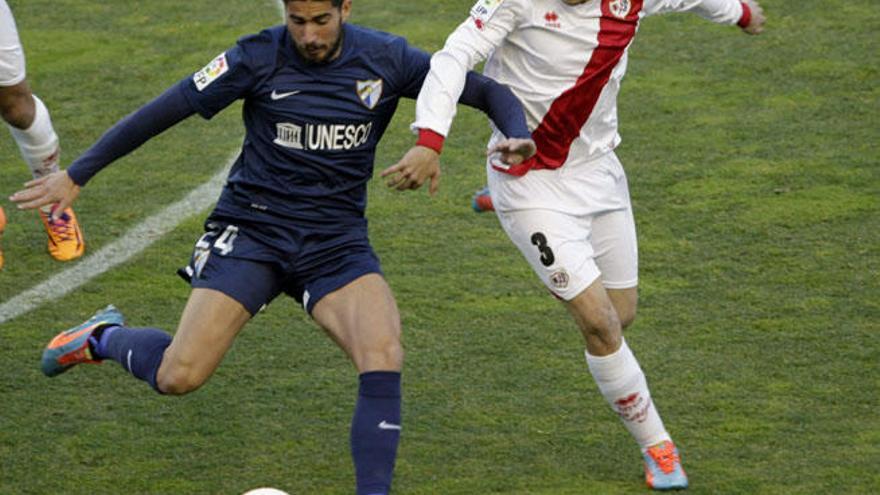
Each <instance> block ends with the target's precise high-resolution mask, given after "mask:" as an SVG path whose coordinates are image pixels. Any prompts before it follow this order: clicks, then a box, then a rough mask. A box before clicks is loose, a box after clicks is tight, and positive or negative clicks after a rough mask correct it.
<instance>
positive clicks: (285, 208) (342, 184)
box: [181, 24, 430, 220]
mask: <svg viewBox="0 0 880 495" xmlns="http://www.w3.org/2000/svg"><path fill="white" fill-rule="evenodd" d="M343 33H344V38H343V43H342V49H341V53H340V55H339V57H337V58H336V59H334V60H333V61H331V62H328V63H325V64H313V63H309V62H308V61H306V60H304V59H302V58H301V57H300V55H299V54H298V52H297V51H296V48H295V47H294V45H293V42H292V40H291V37H290V34H289V32H288V31H287V28H286V27H285V26H276V27H273V28H270V29H267V30H265V31H263V32H261V33H260V34H257V35H254V36H248V37H245V38H242V39H241V40H240V41H239V42H238V44H237V45H236V46H235V47H233V48H231V49H230V50H228V51H226V52H225V53H224V54H222V55H221V56H219V57H217V58H216V59H215V60H214V61H213V62H212V63H211V64H210V65H209V66H208V67H206V68H205V69H203V70H202V71H199V72H197V73H196V74H195V75H194V76H193V78H191V79H187V80H184V81H182V82H181V86H182V89H183V91H184V95H185V96H186V98H187V100H188V101H189V102H190V104H191V105H192V106H193V108H195V110H196V111H197V112H198V113H199V114H201V115H202V116H203V117H205V118H211V117H212V116H214V115H215V114H216V113H217V112H219V111H220V110H222V109H223V108H225V107H227V106H228V105H230V104H231V103H232V102H234V101H235V100H237V99H244V109H243V118H244V124H245V132H246V134H245V138H244V144H243V146H242V151H241V155H240V156H239V157H238V160H237V161H236V162H235V164H234V166H233V169H232V172H231V173H230V175H229V181H228V187H227V188H228V189H229V190H228V191H226V192H225V193H224V195H223V199H222V200H221V204H220V205H218V210H217V211H215V213H216V214H219V215H221V216H232V217H238V216H240V215H242V214H244V213H245V212H244V211H240V210H241V208H240V207H241V206H242V205H245V206H246V207H247V208H248V209H250V210H251V211H250V214H254V212H255V211H266V212H269V213H272V214H274V215H280V216H284V217H291V218H298V219H306V220H323V219H329V218H332V219H334V220H339V219H340V217H363V215H364V209H365V208H366V197H367V194H366V183H367V181H368V180H369V179H370V178H371V177H372V174H373V159H374V156H375V152H376V145H377V144H378V143H379V139H380V138H381V137H382V134H383V133H384V132H385V129H386V127H387V126H388V123H389V121H390V120H391V117H392V116H393V114H394V111H395V109H396V108H397V102H398V100H399V98H400V97H401V96H406V97H410V98H415V97H417V95H418V92H419V89H420V88H421V85H422V82H423V80H424V78H425V75H426V74H427V71H428V68H429V66H430V56H429V55H428V54H427V53H425V52H423V51H421V50H418V49H415V48H413V47H411V46H409V45H408V44H407V42H406V40H405V39H403V38H401V37H398V36H393V35H390V34H386V33H381V32H378V31H374V30H370V29H367V28H363V27H359V26H355V25H351V24H346V25H344V28H343ZM233 198H235V201H234V204H229V203H231V201H230V200H232V199H233Z"/></svg>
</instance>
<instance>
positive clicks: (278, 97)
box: [270, 89, 300, 101]
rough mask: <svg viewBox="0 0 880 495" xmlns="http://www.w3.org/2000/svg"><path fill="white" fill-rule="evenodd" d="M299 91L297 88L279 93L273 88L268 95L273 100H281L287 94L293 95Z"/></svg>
mask: <svg viewBox="0 0 880 495" xmlns="http://www.w3.org/2000/svg"><path fill="white" fill-rule="evenodd" d="M299 93H300V90H298V89H297V90H296V91H288V92H287V93H279V92H278V90H277V89H273V90H272V94H271V95H270V96H271V98H272V101H275V100H283V99H284V98H287V97H288V96H293V95H295V94H299Z"/></svg>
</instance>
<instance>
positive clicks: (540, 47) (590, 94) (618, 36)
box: [413, 0, 743, 175]
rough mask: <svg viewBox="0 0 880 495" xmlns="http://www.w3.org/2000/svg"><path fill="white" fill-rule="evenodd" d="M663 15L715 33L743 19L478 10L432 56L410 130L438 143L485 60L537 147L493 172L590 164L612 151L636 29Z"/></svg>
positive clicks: (701, 10)
mask: <svg viewBox="0 0 880 495" xmlns="http://www.w3.org/2000/svg"><path fill="white" fill-rule="evenodd" d="M672 11H693V12H695V13H697V14H699V15H701V16H703V17H705V18H707V19H709V20H712V21H714V22H717V23H722V24H735V23H736V22H737V21H738V20H739V19H740V18H741V17H742V15H743V9H742V6H741V4H740V2H739V1H738V0H590V1H587V2H584V3H582V4H578V5H568V4H566V3H565V2H562V1H561V0H479V1H478V2H477V4H476V5H475V6H474V7H473V9H472V10H471V15H470V18H469V19H467V20H466V21H465V22H463V23H462V24H461V25H460V26H459V27H458V28H457V29H456V31H455V32H453V33H452V35H450V37H449V38H448V39H447V42H446V46H445V47H444V49H443V50H442V51H440V52H438V53H437V54H435V55H434V57H433V59H432V62H431V64H432V71H431V73H430V74H429V76H428V78H427V80H426V81H425V85H424V86H423V89H422V92H421V93H420V95H419V99H418V105H417V109H416V121H415V123H414V124H413V127H415V128H428V129H432V130H434V131H436V132H438V133H440V134H442V135H446V134H447V132H448V130H449V127H450V124H451V122H452V119H453V117H454V115H455V101H456V99H457V98H458V94H460V92H461V88H462V86H463V81H464V74H465V73H466V71H467V70H468V69H470V68H472V67H473V66H474V65H476V64H477V63H479V62H480V61H482V60H486V67H485V74H486V75H488V76H490V77H492V78H493V79H495V80H497V81H499V82H501V83H504V84H506V85H508V86H509V87H510V88H511V89H512V90H513V92H514V94H515V95H516V96H517V97H518V98H519V99H520V100H521V101H522V102H523V104H524V106H525V109H526V112H527V118H528V124H529V128H530V129H531V130H532V137H533V138H534V140H535V142H536V143H537V145H538V153H537V155H536V156H535V157H533V158H532V159H530V160H528V161H526V162H525V163H523V164H521V165H518V166H514V167H507V166H506V165H504V164H502V163H500V162H498V163H493V166H494V167H495V168H496V169H497V170H500V171H504V172H506V173H508V174H512V175H523V174H525V173H526V172H528V171H529V170H534V169H554V168H558V167H561V166H562V165H564V164H565V163H567V162H568V161H569V160H578V161H591V160H593V159H595V158H598V157H600V156H602V155H604V154H605V153H608V152H609V151H612V150H613V149H614V148H615V147H616V146H617V145H618V143H619V142H620V136H619V135H618V133H617V94H618V91H619V89H620V83H621V80H622V79H623V76H624V73H625V72H626V63H627V50H628V48H629V45H630V43H631V42H632V40H633V37H634V36H635V34H636V30H637V29H638V24H639V21H640V20H641V19H642V18H643V17H645V16H646V15H651V14H657V13H663V12H672ZM497 137H498V136H496V138H497Z"/></svg>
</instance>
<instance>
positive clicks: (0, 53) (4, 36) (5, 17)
mask: <svg viewBox="0 0 880 495" xmlns="http://www.w3.org/2000/svg"><path fill="white" fill-rule="evenodd" d="M24 76H25V73H24V50H23V49H22V47H21V41H20V40H19V39H18V30H17V29H15V19H14V18H13V17H12V11H11V10H9V5H7V4H6V0H0V86H15V85H16V84H18V83H20V82H22V81H24Z"/></svg>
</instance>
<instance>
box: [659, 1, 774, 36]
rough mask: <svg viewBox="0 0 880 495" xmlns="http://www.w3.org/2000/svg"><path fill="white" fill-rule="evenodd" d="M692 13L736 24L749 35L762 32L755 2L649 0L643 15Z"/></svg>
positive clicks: (759, 8) (760, 12)
mask: <svg viewBox="0 0 880 495" xmlns="http://www.w3.org/2000/svg"><path fill="white" fill-rule="evenodd" d="M664 12H693V13H695V14H697V15H699V16H700V17H703V18H705V19H708V20H710V21H712V22H717V23H719V24H736V25H738V26H739V27H740V28H742V29H743V31H745V32H747V33H749V34H760V33H761V31H763V30H764V21H765V18H764V12H763V10H762V9H761V6H760V5H759V4H758V2H757V1H755V0H742V1H741V0H649V1H646V2H645V9H644V13H645V15H652V14H662V13H664Z"/></svg>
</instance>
